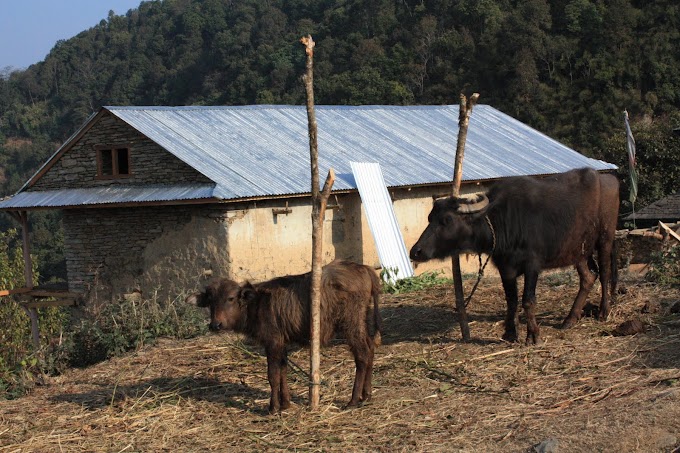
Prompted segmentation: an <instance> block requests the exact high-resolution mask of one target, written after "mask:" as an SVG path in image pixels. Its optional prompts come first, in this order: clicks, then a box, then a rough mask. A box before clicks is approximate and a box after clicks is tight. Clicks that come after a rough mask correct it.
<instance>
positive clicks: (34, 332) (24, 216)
mask: <svg viewBox="0 0 680 453" xmlns="http://www.w3.org/2000/svg"><path fill="white" fill-rule="evenodd" d="M18 218H19V221H20V222H21V238H22V240H23V251H24V280H25V284H24V286H25V287H26V288H28V289H31V288H33V261H32V260H31V248H30V243H29V239H28V213H27V212H26V211H19V212H18ZM24 309H25V310H26V313H27V314H28V317H29V318H30V319H31V337H32V339H33V349H34V351H35V352H37V351H38V349H40V328H39V326H38V311H37V310H36V309H35V308H26V307H24Z"/></svg>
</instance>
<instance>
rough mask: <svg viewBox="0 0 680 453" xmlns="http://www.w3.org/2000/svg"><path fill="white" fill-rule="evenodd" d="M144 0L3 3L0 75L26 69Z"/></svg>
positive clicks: (8, 0)
mask: <svg viewBox="0 0 680 453" xmlns="http://www.w3.org/2000/svg"><path fill="white" fill-rule="evenodd" d="M141 2H142V0H0V72H1V71H2V70H3V69H5V68H7V67H8V66H10V67H13V68H14V69H26V68H27V67H29V66H30V65H32V64H34V63H37V62H39V61H42V60H44V59H45V57H46V56H47V54H48V53H50V50H52V47H54V45H55V44H56V43H57V41H59V40H60V39H69V38H72V37H74V36H75V35H77V34H78V33H80V32H81V31H84V30H87V29H88V28H91V27H94V26H95V25H97V24H98V23H99V22H100V21H101V20H102V19H106V18H107V17H108V15H109V11H111V10H113V12H114V13H115V14H116V15H124V14H126V13H127V12H128V10H130V9H136V8H137V7H138V6H139V4H140V3H141Z"/></svg>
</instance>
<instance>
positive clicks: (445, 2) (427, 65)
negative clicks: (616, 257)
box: [0, 0, 680, 274]
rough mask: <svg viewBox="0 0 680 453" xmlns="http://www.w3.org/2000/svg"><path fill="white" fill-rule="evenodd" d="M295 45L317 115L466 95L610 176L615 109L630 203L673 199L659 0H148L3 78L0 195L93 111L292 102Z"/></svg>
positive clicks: (670, 6)
mask: <svg viewBox="0 0 680 453" xmlns="http://www.w3.org/2000/svg"><path fill="white" fill-rule="evenodd" d="M307 34H311V35H312V36H313V38H314V40H315V41H316V43H317V46H316V53H315V60H314V62H315V74H314V75H315V97H316V103H317V104H457V103H458V97H459V93H460V92H461V91H465V92H466V93H471V92H472V91H476V92H479V93H480V94H481V100H480V102H483V103H486V104H490V105H493V106H494V107H496V108H498V109H500V110H502V111H504V112H506V113H508V114H510V115H512V116H514V117H516V118H517V119H519V120H521V121H523V122H526V123H528V124H529V125H531V126H533V127H535V128H536V129H539V130H540V131H542V132H544V133H546V134H548V135H550V136H552V137H554V138H556V139H558V140H560V141H562V142H563V143H565V144H567V145H569V146H572V147H574V148H575V149H577V150H578V151H580V152H582V153H584V154H586V155H590V156H594V157H599V158H603V159H606V160H608V161H610V162H613V163H616V164H618V165H620V166H623V168H622V172H625V170H626V165H627V164H626V155H625V147H624V135H623V117H622V111H623V110H624V109H627V110H628V111H629V112H630V114H631V119H632V123H633V132H634V133H635V134H636V139H637V140H638V146H639V148H638V159H639V166H640V171H641V176H640V192H639V196H640V199H639V201H638V202H639V203H640V204H644V203H645V202H650V201H653V200H655V199H657V198H659V197H660V196H662V195H665V194H668V193H670V192H671V191H673V190H675V189H677V184H678V180H679V175H680V168H679V164H678V155H680V142H679V140H680V137H678V136H677V135H674V134H672V132H671V131H672V129H673V128H678V127H679V126H680V50H679V49H680V4H678V2H677V1H675V0H666V1H664V0H655V1H630V0H608V1H603V0H592V1H591V0H555V1H547V0H525V1H514V0H513V1H511V0H499V1H489V0H432V1H424V0H288V1H284V0H267V1H264V0H164V1H159V0H155V1H144V2H142V3H141V4H140V6H139V8H138V9H134V10H130V11H129V12H128V13H127V14H126V15H125V16H116V15H114V14H112V13H111V14H110V15H109V17H108V18H107V19H106V20H102V21H101V22H100V23H99V24H97V25H95V26H94V27H92V28H90V29H88V30H85V31H83V32H81V33H80V34H78V35H77V36H75V37H73V38H71V39H68V40H64V41H59V42H58V43H56V45H55V46H54V48H53V49H52V51H51V52H50V54H49V55H48V56H47V58H46V59H45V60H44V61H42V62H39V63H37V64H35V65H33V66H31V67H29V68H27V69H26V70H12V69H11V68H5V69H4V70H3V72H2V75H1V76H0V196H2V195H7V194H10V193H13V191H15V190H17V189H18V188H19V187H20V186H21V184H22V183H23V182H25V181H26V179H27V178H28V177H29V176H30V175H31V174H32V173H33V172H35V171H36V170H37V169H38V167H39V166H40V165H41V164H42V163H43V162H44V161H45V159H46V158H47V157H48V156H49V155H51V154H52V153H53V152H54V151H55V150H56V148H57V147H58V146H59V144H61V143H62V142H63V141H64V140H66V139H67V138H68V137H69V136H70V135H71V134H72V133H73V132H74V131H75V130H76V129H77V128H78V127H79V126H80V125H81V124H82V123H83V122H84V121H85V119H86V118H87V117H88V116H89V115H90V114H92V113H93V112H95V111H96V110H97V109H98V108H99V107H100V106H101V105H187V104H203V105H240V104H255V103H273V104H279V103H284V104H302V103H303V102H304V90H303V86H302V83H301V82H300V75H301V73H302V70H303V66H304V52H303V49H302V46H301V45H300V44H299V43H298V41H299V38H300V37H301V36H303V35H307ZM48 217H49V216H48ZM1 222H6V224H8V222H9V221H8V220H7V219H3V220H1ZM54 222H55V220H54V219H51V218H47V219H45V220H44V222H43V224H44V227H43V230H44V231H45V233H46V234H47V233H49V232H50V231H54V229H53V228H54ZM3 225H4V224H3ZM0 226H1V225H0ZM36 228H37V229H38V230H39V229H40V228H41V227H40V224H39V225H38V226H36ZM54 243H58V241H56V242H54ZM57 248H58V245H57ZM41 250H42V249H41ZM45 253H47V252H45ZM49 253H50V254H51V253H52V252H49ZM47 274H49V272H48V273H47Z"/></svg>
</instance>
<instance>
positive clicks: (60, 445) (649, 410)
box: [0, 274, 680, 452]
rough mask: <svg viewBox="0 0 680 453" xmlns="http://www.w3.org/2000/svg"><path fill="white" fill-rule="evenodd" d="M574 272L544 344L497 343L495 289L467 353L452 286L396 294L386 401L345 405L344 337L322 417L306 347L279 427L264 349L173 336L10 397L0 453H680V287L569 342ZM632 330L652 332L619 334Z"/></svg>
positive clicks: (551, 311) (546, 288) (550, 286)
mask: <svg viewBox="0 0 680 453" xmlns="http://www.w3.org/2000/svg"><path fill="white" fill-rule="evenodd" d="M565 275H567V277H566V278H563V280H564V282H562V283H560V282H559V279H555V278H552V279H551V278H545V277H544V278H542V279H541V283H540V285H539V288H538V291H537V295H538V299H539V307H538V310H537V319H538V321H539V323H540V325H541V333H542V336H543V338H544V340H546V341H545V344H543V345H542V346H539V347H525V346H523V345H519V344H509V343H505V342H502V341H501V340H499V339H500V337H501V334H502V332H503V325H502V322H503V317H504V310H505V307H504V305H505V304H504V302H503V301H502V297H503V293H502V289H501V287H500V283H499V281H498V280H495V279H493V278H488V277H487V278H485V279H484V280H483V281H482V284H481V285H480V288H479V289H478V291H477V293H476V295H475V297H474V298H473V300H472V302H471V304H470V306H469V307H468V314H469V316H470V320H471V324H470V329H471V333H472V338H473V341H472V342H471V343H467V344H465V343H461V342H460V333H459V330H458V325H457V323H456V321H455V318H454V314H453V309H452V306H453V302H452V300H453V294H452V291H451V289H450V288H449V287H446V286H440V287H436V288H433V289H429V290H422V291H419V292H416V293H410V294H405V295H399V296H385V297H384V300H383V304H382V314H383V318H384V335H383V346H381V347H380V348H379V349H378V352H377V355H376V362H375V371H374V393H373V401H372V402H370V403H369V404H367V405H365V406H363V407H361V408H358V409H354V410H349V411H343V410H341V408H342V406H343V405H344V404H345V403H346V402H347V401H348V400H349V397H350V393H351V386H352V382H353V376H354V364H353V361H352V358H351V354H350V353H349V351H348V350H347V349H346V346H344V345H343V344H342V343H341V342H337V343H335V344H334V345H332V346H330V347H328V348H325V349H323V350H322V360H321V370H322V380H323V386H322V389H321V398H322V399H321V409H320V411H318V412H315V413H310V412H309V411H308V409H307V391H308V390H307V382H308V380H307V376H306V373H307V371H308V366H309V365H308V364H309V355H308V351H307V350H306V349H298V350H294V351H292V352H291V354H290V359H291V361H292V370H291V372H290V375H289V381H290V384H291V391H292V393H293V395H294V403H296V405H295V406H294V407H292V408H291V409H290V410H288V411H287V412H285V413H284V414H282V415H281V416H269V415H267V413H266V410H267V404H268V399H269V384H268V383H267V379H266V361H265V358H264V356H263V354H262V351H260V350H259V348H258V347H256V346H254V345H252V344H249V343H247V342H244V339H243V338H241V337H240V336H237V335H235V334H225V335H221V336H212V335H211V336H205V337H201V338H196V339H192V340H184V341H175V340H172V341H171V340H162V341H160V342H159V343H158V344H156V345H155V346H151V347H145V348H144V349H142V350H140V351H138V352H136V353H132V354H129V355H126V356H124V357H121V358H116V359H113V360H110V361H107V362H105V363H101V364H98V365H95V366H92V367H90V368H87V369H80V370H71V371H69V372H68V373H66V374H64V375H62V376H59V377H57V378H53V379H52V380H51V381H50V382H49V383H48V385H46V386H44V387H40V388H37V389H36V390H35V391H34V392H33V394H31V395H29V396H27V397H24V398H21V399H18V400H14V401H0V451H3V452H4V451H7V452H28V451H31V452H34V451H46V452H47V451H49V452H52V451H73V452H75V451H78V452H81V451H116V452H122V451H127V452H133V451H153V452H160V451H263V450H267V451H276V450H299V451H385V452H387V451H389V452H393V451H409V452H412V451H428V452H430V451H447V452H451V451H503V452H525V451H534V450H535V451H538V450H541V449H542V450H543V451H551V448H552V451H625V452H633V451H641V452H642V451H644V452H654V451H658V452H670V451H673V449H674V448H677V447H678V445H680V384H679V382H680V315H677V314H671V313H670V307H671V306H672V305H673V304H674V303H676V302H678V301H680V291H678V290H662V289H659V288H657V287H654V286H650V285H647V284H644V283H642V282H641V281H638V280H637V279H636V278H635V276H628V277H627V280H628V281H627V282H626V283H625V285H626V288H627V292H626V293H625V294H623V295H620V296H619V300H618V303H617V304H616V305H615V306H614V307H613V311H612V315H611V317H610V320H608V321H607V322H606V323H600V322H598V321H595V320H593V319H589V318H585V319H583V320H582V321H581V322H580V323H579V324H578V325H577V326H576V327H575V328H573V329H571V330H568V331H561V330H557V329H556V328H555V327H556V326H557V325H559V323H560V322H561V320H562V318H563V317H564V316H566V314H567V313H568V310H569V308H570V307H571V303H572V299H573V297H574V296H575V294H576V291H577V285H578V283H577V282H578V279H577V278H576V277H575V274H565ZM470 286H471V282H467V283H466V287H467V288H468V290H469V287H470ZM598 297H599V295H598V294H597V291H594V292H593V294H591V297H590V300H591V301H597V298H598ZM650 303H654V304H656V306H657V307H658V309H657V310H648V309H645V306H649V304H650ZM630 319H637V320H639V321H641V322H642V323H643V324H644V325H645V331H644V332H643V333H638V334H636V335H632V336H631V335H626V336H615V335H613V333H614V330H615V329H616V327H617V326H618V325H620V324H621V323H623V322H624V321H627V320H630ZM521 327H522V329H523V330H522V337H523V336H524V334H525V330H524V329H525V328H526V326H525V325H524V324H522V326H521ZM541 442H543V444H542V446H541V447H536V449H534V448H533V446H535V445H538V444H539V443H541Z"/></svg>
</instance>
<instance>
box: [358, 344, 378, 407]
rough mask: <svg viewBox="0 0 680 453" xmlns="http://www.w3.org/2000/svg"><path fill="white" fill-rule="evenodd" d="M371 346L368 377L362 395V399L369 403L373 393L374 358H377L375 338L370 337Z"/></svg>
mask: <svg viewBox="0 0 680 453" xmlns="http://www.w3.org/2000/svg"><path fill="white" fill-rule="evenodd" d="M366 341H367V342H368V345H369V348H368V350H369V354H368V366H367V367H366V375H365V376H364V388H363V392H362V393H361V399H362V400H363V401H369V400H370V399H371V394H372V393H373V384H372V379H373V358H374V356H375V343H374V341H373V338H371V337H368V338H367V340H366Z"/></svg>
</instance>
